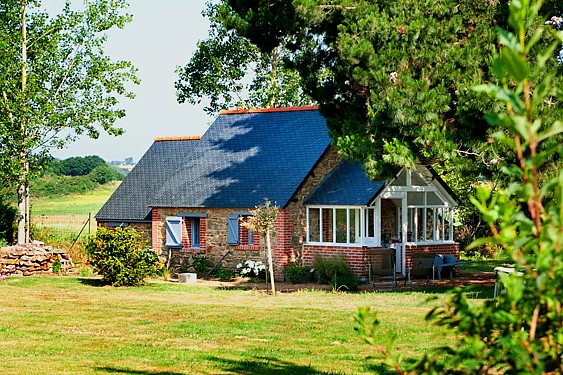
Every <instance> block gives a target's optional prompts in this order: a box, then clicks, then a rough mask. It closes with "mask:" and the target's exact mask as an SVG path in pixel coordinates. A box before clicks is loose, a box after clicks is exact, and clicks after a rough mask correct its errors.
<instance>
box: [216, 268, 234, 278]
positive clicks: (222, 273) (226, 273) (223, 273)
mask: <svg viewBox="0 0 563 375" xmlns="http://www.w3.org/2000/svg"><path fill="white" fill-rule="evenodd" d="M217 278H218V279H219V280H220V281H231V280H232V279H233V272H232V271H231V270H227V269H224V268H223V269H220V270H218V271H217Z"/></svg>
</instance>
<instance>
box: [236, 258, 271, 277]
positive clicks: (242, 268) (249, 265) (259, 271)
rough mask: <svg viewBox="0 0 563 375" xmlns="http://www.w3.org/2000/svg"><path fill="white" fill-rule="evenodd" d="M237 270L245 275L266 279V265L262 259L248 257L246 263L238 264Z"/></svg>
mask: <svg viewBox="0 0 563 375" xmlns="http://www.w3.org/2000/svg"><path fill="white" fill-rule="evenodd" d="M237 270H239V271H238V272H239V274H240V275H241V276H244V277H255V278H258V279H266V265H265V264H264V263H262V261H260V260H256V261H255V260H252V259H247V260H245V261H244V263H239V264H237Z"/></svg>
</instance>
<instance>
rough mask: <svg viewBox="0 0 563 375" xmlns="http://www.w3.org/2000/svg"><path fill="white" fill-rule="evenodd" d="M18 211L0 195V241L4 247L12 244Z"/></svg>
mask: <svg viewBox="0 0 563 375" xmlns="http://www.w3.org/2000/svg"><path fill="white" fill-rule="evenodd" d="M17 212H18V210H17V209H16V208H15V207H14V206H12V204H11V203H10V202H9V201H7V199H6V198H5V197H4V196H3V195H2V194H0V241H2V243H4V244H6V245H11V244H12V243H13V242H14V233H15V230H16V215H17Z"/></svg>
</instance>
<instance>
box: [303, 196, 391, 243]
mask: <svg viewBox="0 0 563 375" xmlns="http://www.w3.org/2000/svg"><path fill="white" fill-rule="evenodd" d="M312 209H314V210H319V215H318V217H319V223H318V226H319V241H311V237H310V234H311V233H310V224H311V222H310V220H311V215H310V210H312ZM324 210H332V223H330V224H331V225H332V238H330V239H327V238H325V236H324V233H323V211H324ZM337 210H346V242H337V241H336V237H337V235H336V234H337V233H336V231H337V226H336V222H337V221H336V216H337V215H336V212H337ZM352 210H354V211H355V212H356V214H355V215H354V222H353V223H352V222H351V216H352V215H351V214H350V212H351V211H352ZM306 211H307V212H306V221H307V223H306V244H307V245H317V246H347V247H362V246H380V240H381V239H380V232H381V221H380V220H381V204H380V202H379V200H378V201H377V202H376V203H375V204H374V205H372V206H329V205H311V206H306ZM367 213H372V214H373V215H374V217H373V225H374V228H373V233H374V237H366V214H367ZM352 228H353V231H352ZM352 232H354V233H355V241H354V242H352V241H351V233H352Z"/></svg>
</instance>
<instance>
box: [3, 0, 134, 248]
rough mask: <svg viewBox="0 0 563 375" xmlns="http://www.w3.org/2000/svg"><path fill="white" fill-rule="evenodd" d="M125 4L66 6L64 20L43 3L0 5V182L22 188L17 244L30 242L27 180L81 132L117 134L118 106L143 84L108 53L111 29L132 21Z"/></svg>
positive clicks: (102, 0) (119, 0)
mask: <svg viewBox="0 0 563 375" xmlns="http://www.w3.org/2000/svg"><path fill="white" fill-rule="evenodd" d="M125 6H126V3H125V1H124V0H96V1H92V0H86V1H85V2H84V6H83V10H80V11H75V10H72V9H71V5H70V1H69V2H66V3H65V6H64V8H63V9H62V10H61V11H60V13H59V14H57V15H55V16H51V15H50V14H49V13H47V12H45V11H43V10H41V9H42V8H41V1H40V0H6V1H2V3H1V4H0V24H2V27H1V28H0V50H2V55H1V57H0V59H1V61H2V64H0V66H2V68H1V69H0V160H1V163H0V177H2V178H3V179H4V180H5V181H7V182H8V183H10V184H14V185H16V186H17V190H18V210H19V215H18V242H26V241H28V240H29V238H28V237H29V204H28V200H29V181H30V179H31V177H32V176H34V175H35V174H36V173H37V172H38V171H39V166H40V165H41V164H43V163H45V162H46V161H47V160H49V159H50V158H49V153H50V150H51V149H52V148H57V147H58V148H61V147H64V146H65V145H66V144H68V143H69V142H71V141H73V140H74V139H76V137H78V136H81V135H83V134H86V135H88V136H89V137H91V138H98V136H99V134H100V131H102V130H103V131H105V132H107V133H109V134H111V135H119V134H121V133H122V132H123V130H122V129H120V128H117V127H115V126H114V125H115V122H116V121H117V120H118V119H119V118H122V117H123V116H124V115H125V111H124V110H123V109H120V108H119V106H118V103H119V99H120V98H122V97H127V98H132V97H133V95H132V93H131V92H129V90H128V88H127V87H128V84H129V83H130V82H134V83H138V80H137V78H136V77H135V69H134V68H133V66H132V65H131V64H130V63H129V62H125V61H112V60H111V59H110V58H109V57H108V56H107V55H106V54H105V52H104V48H103V47H104V43H105V42H106V39H107V35H106V33H107V31H108V30H110V29H112V28H114V27H118V28H122V27H124V26H125V24H126V23H127V22H129V21H130V20H131V17H130V16H128V15H124V14H122V10H123V9H124V8H125Z"/></svg>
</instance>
